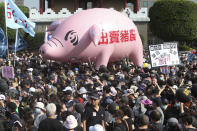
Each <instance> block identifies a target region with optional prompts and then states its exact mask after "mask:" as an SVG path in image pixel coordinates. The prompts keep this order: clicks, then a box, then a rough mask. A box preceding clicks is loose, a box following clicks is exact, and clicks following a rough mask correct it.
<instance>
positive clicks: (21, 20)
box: [7, 3, 29, 28]
mask: <svg viewBox="0 0 197 131" xmlns="http://www.w3.org/2000/svg"><path fill="white" fill-rule="evenodd" d="M12 17H13V18H14V22H15V23H17V24H19V25H22V26H23V27H25V28H28V27H29V25H28V24H27V21H26V20H24V18H23V17H21V16H20V15H17V12H16V11H15V10H14V9H12V7H10V3H7V18H8V19H12Z"/></svg>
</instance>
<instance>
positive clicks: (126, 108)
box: [121, 105, 133, 117]
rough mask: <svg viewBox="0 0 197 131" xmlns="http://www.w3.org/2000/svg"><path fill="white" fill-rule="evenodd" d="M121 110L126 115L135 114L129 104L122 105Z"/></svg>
mask: <svg viewBox="0 0 197 131" xmlns="http://www.w3.org/2000/svg"><path fill="white" fill-rule="evenodd" d="M121 110H122V111H123V112H124V115H126V116H128V117H132V116H133V111H132V109H131V108H129V107H128V106H126V105H125V106H122V107H121Z"/></svg>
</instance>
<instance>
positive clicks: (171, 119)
mask: <svg viewBox="0 0 197 131" xmlns="http://www.w3.org/2000/svg"><path fill="white" fill-rule="evenodd" d="M169 122H174V123H177V124H178V123H179V122H178V120H177V119H176V118H174V117H171V118H169V119H168V123H169Z"/></svg>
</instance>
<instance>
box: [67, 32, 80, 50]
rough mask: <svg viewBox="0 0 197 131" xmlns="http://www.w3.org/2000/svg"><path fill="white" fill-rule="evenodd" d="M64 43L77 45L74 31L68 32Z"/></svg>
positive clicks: (76, 36)
mask: <svg viewBox="0 0 197 131" xmlns="http://www.w3.org/2000/svg"><path fill="white" fill-rule="evenodd" d="M64 39H65V41H69V42H70V43H72V44H73V46H76V45H77V44H78V35H77V33H76V32H74V30H70V31H68V32H67V33H66V36H65V38H64Z"/></svg>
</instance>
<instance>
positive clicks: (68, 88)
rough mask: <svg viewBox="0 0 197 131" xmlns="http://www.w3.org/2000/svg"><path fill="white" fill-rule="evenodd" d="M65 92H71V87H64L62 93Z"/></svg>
mask: <svg viewBox="0 0 197 131" xmlns="http://www.w3.org/2000/svg"><path fill="white" fill-rule="evenodd" d="M67 90H71V91H72V90H73V89H72V87H70V86H67V87H66V88H64V89H63V90H62V91H63V92H66V91H67Z"/></svg>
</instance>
